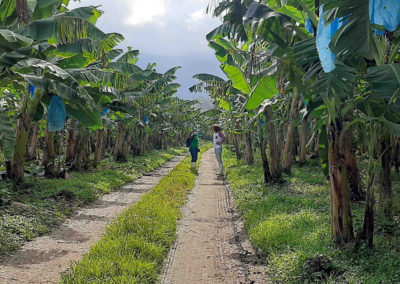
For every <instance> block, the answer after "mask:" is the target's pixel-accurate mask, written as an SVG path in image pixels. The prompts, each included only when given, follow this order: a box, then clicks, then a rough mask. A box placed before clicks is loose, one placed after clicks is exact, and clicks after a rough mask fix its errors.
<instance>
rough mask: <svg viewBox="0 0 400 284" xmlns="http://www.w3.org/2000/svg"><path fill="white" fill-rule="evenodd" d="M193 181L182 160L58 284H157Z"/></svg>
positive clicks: (115, 223) (187, 167) (111, 227)
mask: <svg viewBox="0 0 400 284" xmlns="http://www.w3.org/2000/svg"><path fill="white" fill-rule="evenodd" d="M207 148H209V146H205V147H203V149H202V150H203V151H204V150H205V149H207ZM195 180H196V172H195V171H192V170H191V163H190V157H187V158H185V160H184V161H182V162H181V163H180V164H179V165H178V166H177V167H176V168H175V169H174V170H173V171H172V172H171V173H170V174H169V175H168V176H166V177H165V178H163V179H162V180H161V181H160V183H159V184H158V185H157V186H156V187H155V188H154V189H153V190H152V191H151V192H150V193H148V194H146V195H145V196H144V197H143V198H142V200H141V201H139V202H138V203H136V204H135V205H133V206H132V207H131V208H129V209H128V210H127V211H125V212H124V213H123V214H122V215H121V216H120V217H119V218H118V219H117V220H116V221H115V222H114V223H113V224H111V225H110V226H109V227H108V228H107V232H106V234H105V236H104V237H103V238H102V239H101V240H100V241H99V242H98V243H97V244H96V245H95V246H93V247H92V248H91V250H90V252H89V253H88V254H87V255H86V256H85V257H84V259H83V260H82V261H81V262H79V263H77V264H75V265H73V266H72V268H71V270H70V271H69V272H68V273H65V274H64V275H63V280H62V283H140V284H144V283H155V282H157V281H158V279H159V275H160V273H161V271H162V265H163V262H164V259H165V257H166V256H167V254H168V252H169V249H170V247H171V246H172V245H173V243H174V241H175V239H176V231H177V223H178V220H179V219H180V218H181V217H182V213H181V207H182V206H183V205H184V204H185V202H186V196H187V195H188V193H189V192H190V191H191V189H192V188H193V187H194V185H195Z"/></svg>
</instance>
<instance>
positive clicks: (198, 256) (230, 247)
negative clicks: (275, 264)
mask: <svg viewBox="0 0 400 284" xmlns="http://www.w3.org/2000/svg"><path fill="white" fill-rule="evenodd" d="M215 160H216V159H215V154H214V150H213V149H212V150H210V151H208V152H206V153H204V154H203V157H202V162H201V165H200V169H199V173H200V174H199V177H198V179H197V181H196V187H195V189H194V190H193V192H192V194H191V195H190V197H189V201H188V203H187V205H186V206H185V208H184V217H183V219H182V220H181V222H180V227H179V232H178V239H177V241H176V243H175V245H174V247H173V249H172V250H171V252H170V254H169V258H168V260H167V262H166V267H165V269H164V274H163V277H162V283H164V284H191V283H193V284H194V283H196V284H197V283H207V284H209V283H215V284H217V283H224V284H227V283H269V282H268V280H267V275H266V273H265V267H264V266H262V265H261V264H260V263H259V261H258V258H257V256H256V254H255V252H254V249H253V247H252V246H251V244H250V242H249V240H248V237H247V233H246V232H245V230H244V226H243V223H242V222H241V221H240V218H239V217H240V216H239V214H238V212H237V211H236V210H235V208H234V206H233V200H232V197H231V196H230V193H229V188H228V187H227V186H226V185H225V184H224V181H223V180H221V179H217V176H216V163H215Z"/></svg>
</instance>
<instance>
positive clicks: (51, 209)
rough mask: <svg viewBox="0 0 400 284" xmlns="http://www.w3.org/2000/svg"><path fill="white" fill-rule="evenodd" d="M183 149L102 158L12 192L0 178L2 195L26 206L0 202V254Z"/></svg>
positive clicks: (27, 182)
mask: <svg viewBox="0 0 400 284" xmlns="http://www.w3.org/2000/svg"><path fill="white" fill-rule="evenodd" d="M184 151H186V148H182V147H180V148H170V150H168V151H151V152H148V153H146V154H144V155H143V156H135V157H129V160H128V162H126V163H121V164H120V163H116V162H111V161H107V160H105V161H103V162H102V163H101V165H100V166H99V168H97V169H95V170H93V171H90V172H83V173H77V172H73V173H71V179H67V180H65V179H34V178H30V177H29V178H27V179H26V182H25V185H24V189H22V190H20V191H19V192H12V184H11V183H10V182H6V181H1V182H0V189H1V192H7V193H6V194H3V195H2V196H3V198H7V199H10V200H11V201H14V202H19V203H23V204H26V205H28V206H22V207H21V206H3V207H1V206H0V256H4V255H7V254H9V253H11V252H13V251H15V250H16V249H18V248H19V247H20V246H21V245H22V244H23V243H24V242H26V241H30V240H32V239H34V238H35V237H37V236H40V235H43V234H46V233H48V232H49V231H50V230H51V229H52V228H53V227H54V226H56V225H57V224H60V223H61V222H62V221H63V220H64V219H65V218H66V217H68V216H70V215H71V214H72V213H73V212H75V211H76V209H77V208H78V207H79V206H82V205H84V204H88V203H91V202H93V201H95V200H96V199H97V198H98V197H99V196H101V195H102V194H105V193H109V192H111V191H113V190H115V189H117V188H120V187H121V186H123V185H125V184H126V183H128V182H132V181H134V180H136V179H137V178H139V177H141V176H142V175H143V174H144V173H147V172H150V171H152V170H153V169H155V168H157V167H159V166H161V165H162V164H164V163H165V162H167V161H168V160H170V159H172V158H173V157H175V156H176V155H179V154H181V153H183V152H184ZM9 193H10V194H9ZM0 205H1V204H0Z"/></svg>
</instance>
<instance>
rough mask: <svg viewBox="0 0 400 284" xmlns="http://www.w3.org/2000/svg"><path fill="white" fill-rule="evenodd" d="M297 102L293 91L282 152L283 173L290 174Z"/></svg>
mask: <svg viewBox="0 0 400 284" xmlns="http://www.w3.org/2000/svg"><path fill="white" fill-rule="evenodd" d="M297 100H298V94H297V91H296V89H295V93H294V96H293V100H292V105H291V108H290V115H289V126H288V131H287V135H286V142H285V148H284V150H283V171H284V172H287V173H290V172H291V169H292V163H293V139H294V132H295V127H296V125H295V121H294V120H295V119H296V117H297V113H298V111H297V109H298V108H297Z"/></svg>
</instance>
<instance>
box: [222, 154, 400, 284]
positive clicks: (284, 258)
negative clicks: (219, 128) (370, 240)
mask: <svg viewBox="0 0 400 284" xmlns="http://www.w3.org/2000/svg"><path fill="white" fill-rule="evenodd" d="M224 163H225V166H226V169H227V170H226V171H227V179H228V181H229V183H230V187H231V190H232V192H233V195H234V197H235V203H236V206H237V207H238V208H239V210H240V211H241V213H242V217H243V219H244V221H245V226H246V229H247V231H248V233H249V237H250V240H251V242H252V244H253V245H254V246H255V248H256V249H257V251H258V252H259V254H260V256H261V257H263V258H265V259H266V260H267V262H268V266H267V267H268V268H267V269H268V275H269V277H270V280H272V281H273V282H274V283H306V282H313V283H314V282H325V283H399V282H400V269H399V268H400V254H399V252H400V229H399V226H397V227H396V229H395V231H394V233H393V234H392V235H391V236H388V235H384V234H383V233H382V230H380V228H381V226H382V223H380V219H379V218H378V220H377V233H376V238H375V240H376V247H375V248H374V249H373V250H370V249H368V248H366V247H361V249H360V250H359V251H358V252H355V251H354V249H353V248H348V249H345V250H341V249H339V248H337V247H336V246H335V245H334V244H333V243H332V240H331V234H330V232H331V231H330V230H331V223H330V222H331V219H330V196H329V195H330V189H329V182H328V180H327V179H326V178H325V177H324V176H323V174H322V171H321V169H320V167H319V165H318V163H317V162H316V161H310V162H309V163H308V164H307V165H305V166H303V167H300V166H295V167H294V168H293V171H292V176H285V180H286V182H285V183H283V184H276V185H272V186H264V185H263V170H262V164H261V161H260V158H259V157H257V159H256V163H255V164H254V165H252V166H248V165H245V164H244V163H242V162H239V163H237V161H236V157H235V155H234V153H233V152H231V151H225V152H224ZM399 181H400V179H399V177H398V176H396V177H395V178H394V190H395V195H396V196H398V192H399ZM399 204H400V201H399V198H398V197H396V200H395V207H396V210H395V212H398V207H399ZM352 209H353V215H354V220H355V228H356V230H359V228H360V227H361V222H362V219H363V213H364V205H357V204H355V205H353V208H352ZM317 259H319V260H321V259H325V260H327V262H325V264H323V267H324V269H325V272H324V271H323V272H322V273H321V269H320V271H314V270H313V267H314V266H313V265H311V263H312V260H313V261H314V264H315V261H316V260H317Z"/></svg>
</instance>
